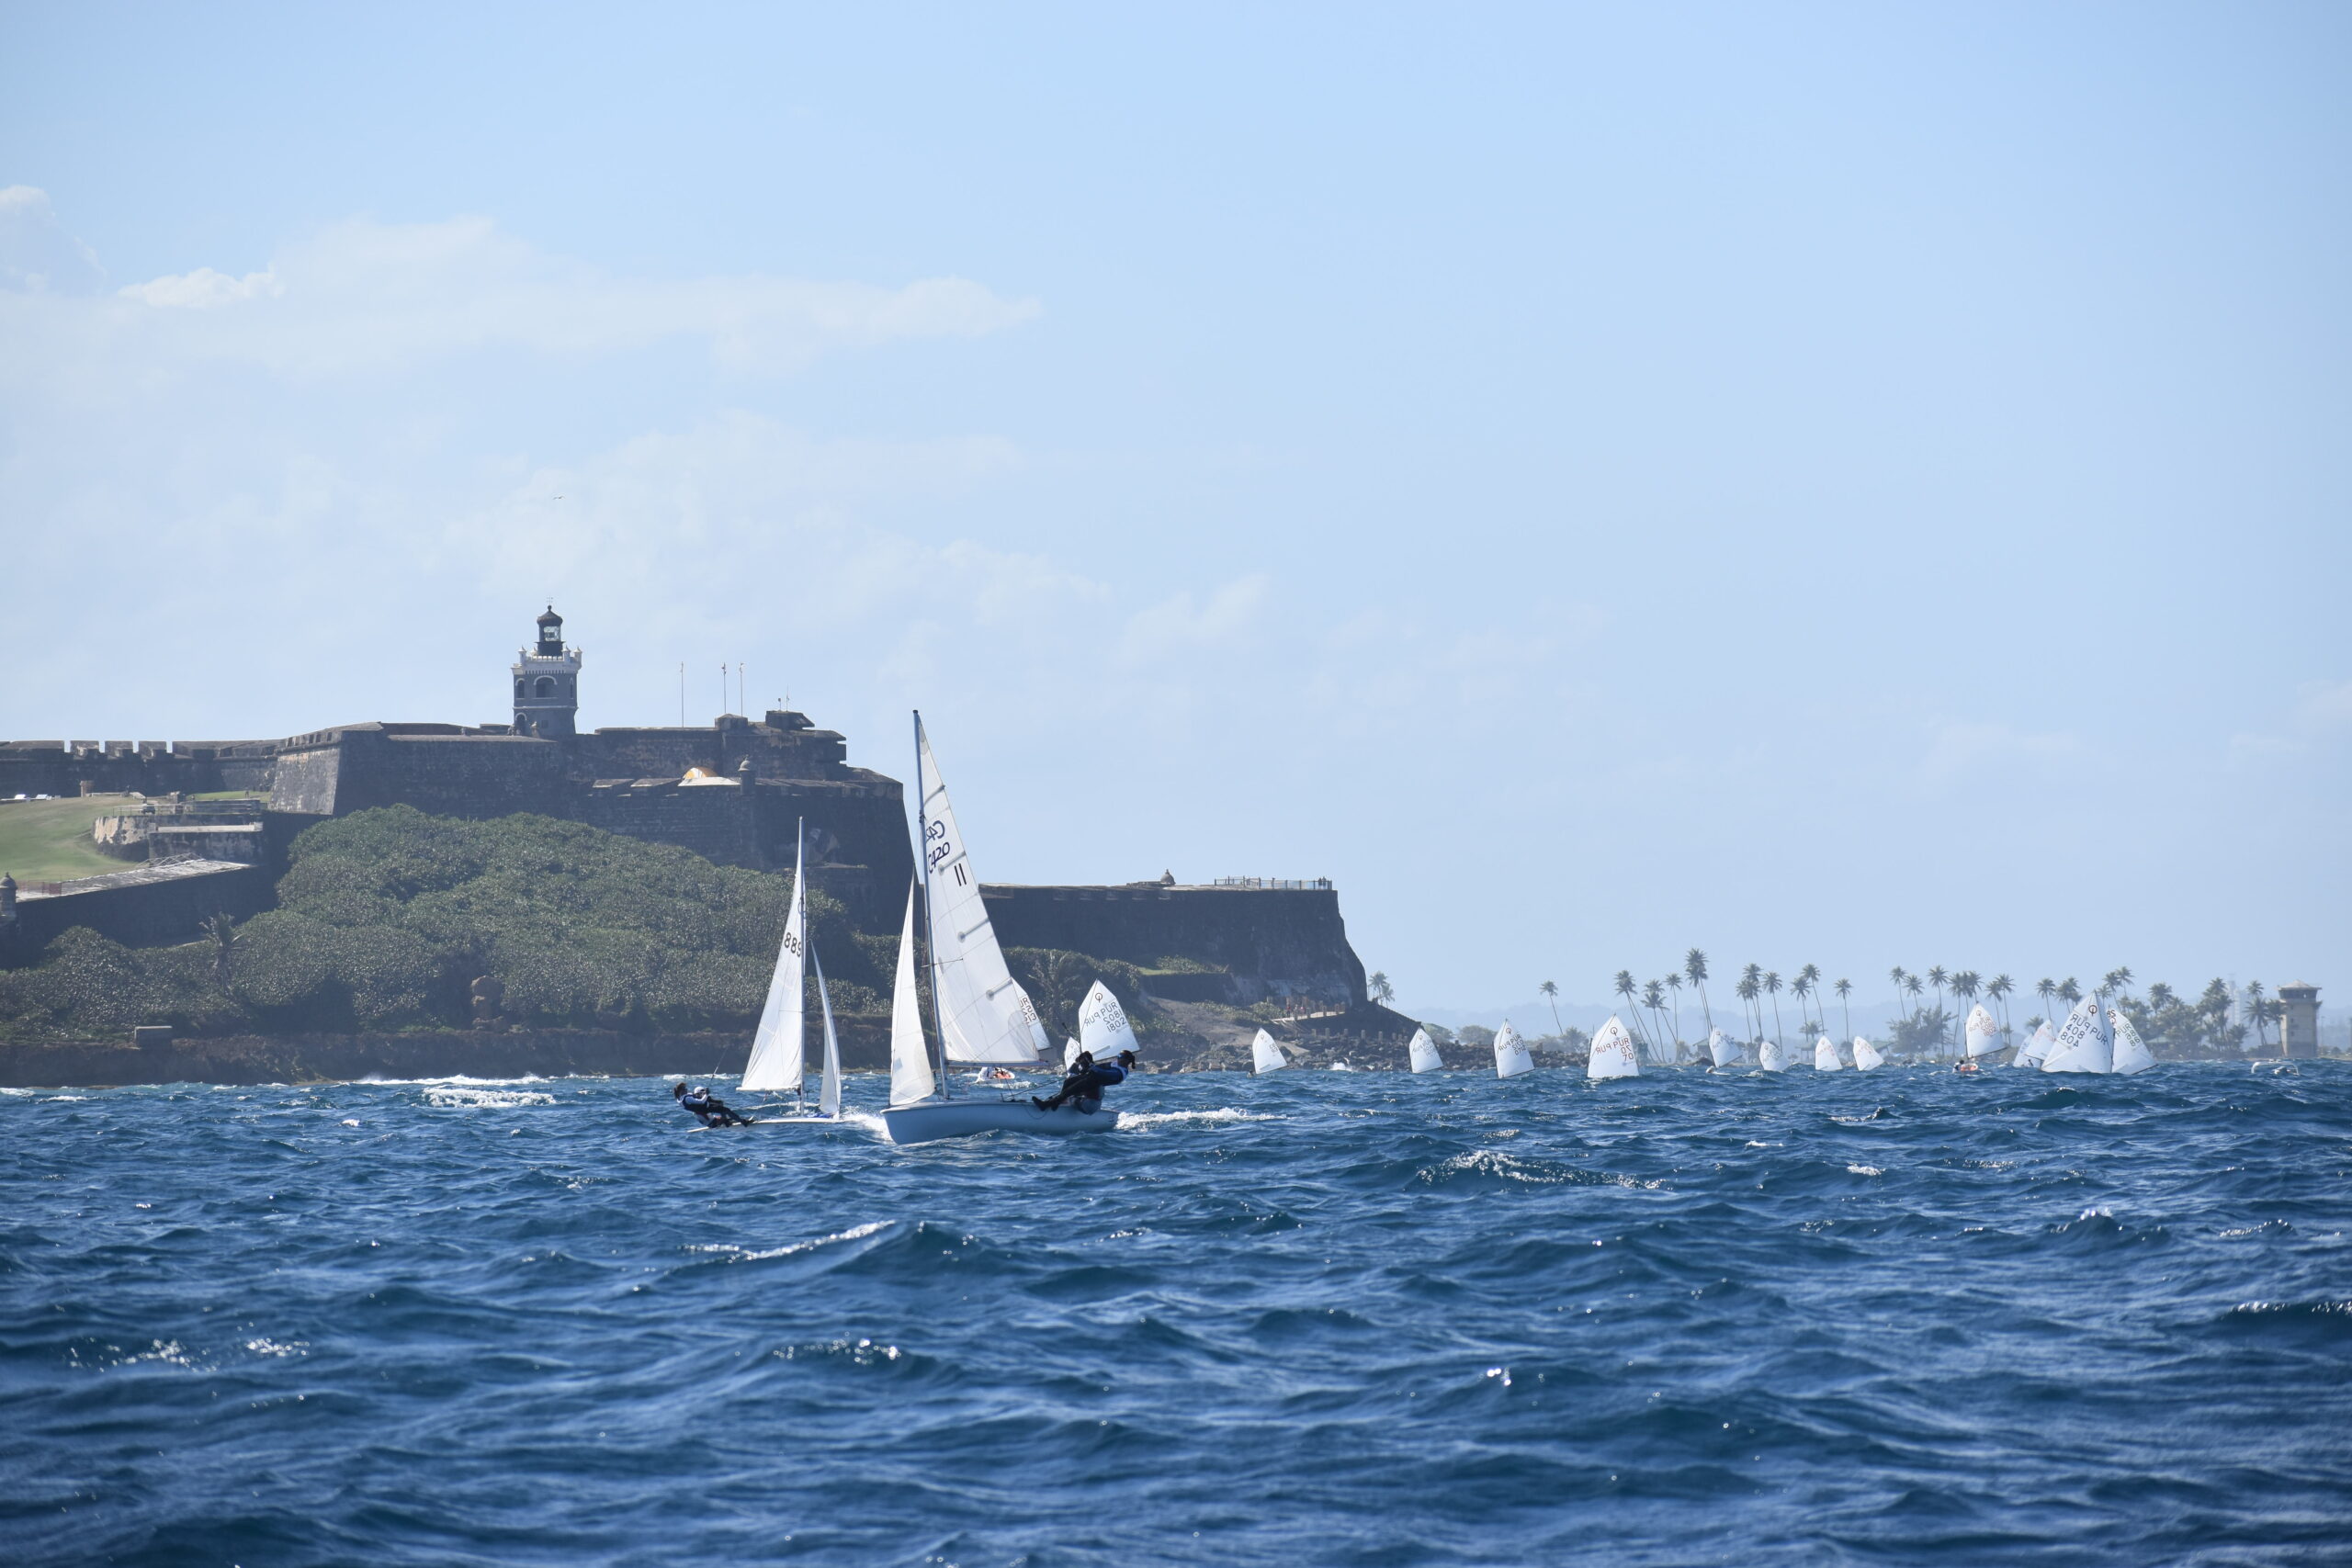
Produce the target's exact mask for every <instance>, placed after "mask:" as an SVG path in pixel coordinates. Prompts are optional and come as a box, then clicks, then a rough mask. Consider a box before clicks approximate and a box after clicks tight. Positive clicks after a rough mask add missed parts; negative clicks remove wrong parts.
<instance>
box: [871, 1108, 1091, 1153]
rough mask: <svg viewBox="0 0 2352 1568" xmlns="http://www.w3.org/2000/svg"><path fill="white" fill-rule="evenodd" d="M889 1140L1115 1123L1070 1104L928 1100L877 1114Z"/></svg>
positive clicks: (1052, 1132) (1080, 1129)
mask: <svg viewBox="0 0 2352 1568" xmlns="http://www.w3.org/2000/svg"><path fill="white" fill-rule="evenodd" d="M882 1121H883V1124H884V1125H886V1126H887V1127H888V1128H889V1130H890V1141H891V1142H892V1143H894V1144H928V1143H931V1142H933V1140H935V1139H939V1138H969V1137H976V1136H978V1134H982V1133H1035V1134H1041V1135H1043V1136H1046V1137H1060V1136H1065V1135H1067V1134H1071V1133H1107V1132H1109V1131H1110V1130H1111V1129H1112V1128H1114V1127H1115V1126H1117V1125H1118V1124H1119V1113H1118V1112H1117V1111H1080V1110H1079V1109H1078V1108H1077V1107H1076V1106H1074V1105H1065V1106H1063V1107H1062V1108H1061V1109H1060V1110H1058V1111H1040V1110H1038V1109H1037V1108H1036V1107H1035V1106H1034V1105H1032V1104H1030V1103H1029V1102H1028V1101H1027V1100H925V1101H923V1102H922V1104H920V1105H894V1106H892V1107H891V1108H890V1109H889V1110H888V1111H884V1112H882Z"/></svg>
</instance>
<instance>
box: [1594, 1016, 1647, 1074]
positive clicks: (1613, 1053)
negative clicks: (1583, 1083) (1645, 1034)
mask: <svg viewBox="0 0 2352 1568" xmlns="http://www.w3.org/2000/svg"><path fill="white" fill-rule="evenodd" d="M1584 1076H1585V1077H1588V1078H1637V1077H1641V1076H1642V1063H1641V1058H1640V1056H1639V1055H1637V1054H1636V1053H1635V1051H1634V1036H1633V1033H1632V1032H1631V1031H1629V1030H1628V1029H1626V1027H1625V1025H1624V1024H1623V1022H1622V1021H1620V1020H1619V1019H1618V1017H1617V1015H1616V1014H1615V1013H1611V1014H1610V1015H1609V1021H1608V1022H1607V1023H1604V1024H1602V1025H1601V1026H1600V1033H1598V1034H1596V1035H1594V1036H1593V1037H1592V1049H1591V1051H1590V1052H1589V1054H1588V1055H1586V1057H1585V1066H1584Z"/></svg>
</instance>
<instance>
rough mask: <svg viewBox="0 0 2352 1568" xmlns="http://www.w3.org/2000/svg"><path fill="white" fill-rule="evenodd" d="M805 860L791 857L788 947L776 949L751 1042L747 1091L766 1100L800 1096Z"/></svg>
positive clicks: (804, 1014) (784, 944)
mask: <svg viewBox="0 0 2352 1568" xmlns="http://www.w3.org/2000/svg"><path fill="white" fill-rule="evenodd" d="M802 859H803V857H802V855H801V852H800V850H799V848H798V847H797V845H796V846H795V848H794V850H793V852H792V912H791V913H790V914H788V915H786V917H785V918H784V941H783V942H782V943H781V944H780V945H779V946H778V947H777V948H776V954H775V974H774V975H771V976H768V999H767V1001H766V1003H765V1004H764V1005H763V1007H762V1008H761V1009H760V1027H759V1031H758V1032H757V1033H755V1034H753V1035H752V1055H751V1059H750V1060H748V1061H746V1062H745V1063H744V1064H743V1077H742V1079H741V1082H742V1087H743V1088H744V1089H747V1090H754V1091H757V1092H758V1093H761V1094H774V1093H777V1092H779V1091H781V1092H783V1093H786V1094H797V1093H799V1092H800V1079H801V1074H802V1071H803V1068H802V1066H801V1062H802V1058H803V1057H804V1056H805V1055H807V1053H806V1052H805V1051H804V1050H803V1049H802V1046H801V1035H802V1033H803V1032H804V1029H805V1020H806V1018H807V1015H808V1011H809V1008H808V1004H807V1002H806V1001H805V999H804V998H803V992H802V987H801V978H800V976H801V969H802V966H803V965H804V964H806V962H807V956H806V954H807V948H808V936H809V900H808V898H807V897H806V896H805V889H806V888H807V886H808V880H807V878H806V876H805V875H804V874H803V873H802Z"/></svg>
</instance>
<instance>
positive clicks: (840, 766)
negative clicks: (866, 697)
mask: <svg viewBox="0 0 2352 1568" xmlns="http://www.w3.org/2000/svg"><path fill="white" fill-rule="evenodd" d="M785 717H789V718H795V719H798V720H799V727H798V728H785V727H783V726H778V725H770V724H751V723H747V722H745V721H743V720H741V719H737V720H736V721H735V722H734V723H732V724H721V725H718V726H716V727H710V728H692V729H676V728H658V729H652V728H615V729H599V730H596V731H595V732H594V733H593V734H589V735H583V736H581V737H580V738H579V739H577V740H575V741H573V742H572V747H573V754H574V756H575V758H576V759H577V761H576V763H575V771H576V772H577V773H579V774H580V776H582V777H584V778H633V779H649V778H673V779H674V778H680V777H683V776H684V774H685V772H686V770H687V769H689V768H706V769H708V770H709V771H710V772H712V773H718V774H720V775H721V776H723V777H728V778H732V777H733V776H734V774H735V770H736V769H737V767H738V766H739V765H740V764H741V763H742V762H743V761H745V760H746V759H749V760H750V761H751V763H752V773H754V774H755V775H756V776H758V777H760V778H763V779H775V778H787V779H826V778H838V777H841V776H842V775H843V774H844V773H847V772H849V771H851V770H849V768H848V766H847V757H848V753H849V742H848V741H846V740H844V739H842V737H841V735H840V734H839V733H837V732H836V731H833V730H831V729H814V728H807V725H808V720H807V719H805V718H800V716H798V715H797V714H796V715H789V716H785Z"/></svg>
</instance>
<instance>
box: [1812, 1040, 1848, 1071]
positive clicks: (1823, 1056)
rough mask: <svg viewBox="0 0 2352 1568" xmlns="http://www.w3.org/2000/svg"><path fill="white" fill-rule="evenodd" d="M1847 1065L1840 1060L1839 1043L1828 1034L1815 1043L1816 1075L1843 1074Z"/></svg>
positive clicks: (1814, 1065)
mask: <svg viewBox="0 0 2352 1568" xmlns="http://www.w3.org/2000/svg"><path fill="white" fill-rule="evenodd" d="M1845 1066H1846V1064H1845V1063H1844V1062H1842V1061H1840V1060H1839V1059H1838V1042H1836V1041H1835V1040H1832V1039H1830V1038H1829V1036H1827V1035H1826V1034H1825V1035H1823V1036H1821V1037H1820V1038H1819V1039H1817V1040H1815V1042H1814V1043H1813V1070H1814V1071H1815V1072H1816V1073H1836V1072H1843V1071H1844V1070H1845Z"/></svg>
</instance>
